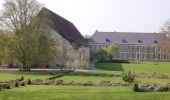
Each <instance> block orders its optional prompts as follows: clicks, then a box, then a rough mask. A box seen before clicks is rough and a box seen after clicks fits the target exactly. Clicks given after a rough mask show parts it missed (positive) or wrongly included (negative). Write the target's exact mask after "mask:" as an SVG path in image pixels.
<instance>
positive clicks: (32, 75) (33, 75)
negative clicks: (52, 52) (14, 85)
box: [0, 71, 51, 81]
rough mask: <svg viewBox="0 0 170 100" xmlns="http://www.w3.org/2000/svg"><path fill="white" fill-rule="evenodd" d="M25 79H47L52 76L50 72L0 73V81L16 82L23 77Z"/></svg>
mask: <svg viewBox="0 0 170 100" xmlns="http://www.w3.org/2000/svg"><path fill="white" fill-rule="evenodd" d="M22 76H23V77H24V79H45V78H48V77H50V76H51V75H50V74H49V73H48V72H38V71H37V72H18V71H0V81H5V80H15V79H18V78H21V77H22Z"/></svg>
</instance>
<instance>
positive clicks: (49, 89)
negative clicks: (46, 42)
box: [0, 86, 170, 100]
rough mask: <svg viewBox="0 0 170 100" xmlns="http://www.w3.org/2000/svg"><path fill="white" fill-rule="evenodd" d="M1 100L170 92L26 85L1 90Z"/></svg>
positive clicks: (154, 97) (156, 97) (118, 98)
mask: <svg viewBox="0 0 170 100" xmlns="http://www.w3.org/2000/svg"><path fill="white" fill-rule="evenodd" d="M0 100H170V92H166V93H163V92H162V93H158V92H147V93H146V92H145V93H144V92H143V93H142V92H141V93H135V92H133V91H132V90H131V89H129V88H128V87H82V86H26V87H19V88H14V89H11V90H4V91H1V93H0Z"/></svg>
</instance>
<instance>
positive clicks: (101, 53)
mask: <svg viewBox="0 0 170 100" xmlns="http://www.w3.org/2000/svg"><path fill="white" fill-rule="evenodd" d="M93 56H94V57H95V58H97V60H99V61H103V60H104V58H105V57H106V56H107V52H106V50H104V49H100V50H97V51H94V54H93Z"/></svg>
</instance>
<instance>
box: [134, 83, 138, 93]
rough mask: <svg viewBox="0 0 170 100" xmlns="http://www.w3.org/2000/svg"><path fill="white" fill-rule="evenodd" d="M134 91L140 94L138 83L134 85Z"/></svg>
mask: <svg viewBox="0 0 170 100" xmlns="http://www.w3.org/2000/svg"><path fill="white" fill-rule="evenodd" d="M133 90H134V91H135V92H139V88H138V84H137V83H135V84H134V85H133Z"/></svg>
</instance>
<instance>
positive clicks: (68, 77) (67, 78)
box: [58, 75, 122, 82]
mask: <svg viewBox="0 0 170 100" xmlns="http://www.w3.org/2000/svg"><path fill="white" fill-rule="evenodd" d="M58 79H61V80H64V81H74V82H83V81H92V82H100V81H102V80H107V81H112V82H121V81H122V78H121V77H102V76H73V75H66V76H63V77H60V78H58Z"/></svg>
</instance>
